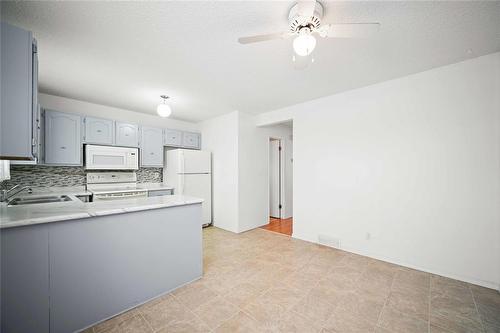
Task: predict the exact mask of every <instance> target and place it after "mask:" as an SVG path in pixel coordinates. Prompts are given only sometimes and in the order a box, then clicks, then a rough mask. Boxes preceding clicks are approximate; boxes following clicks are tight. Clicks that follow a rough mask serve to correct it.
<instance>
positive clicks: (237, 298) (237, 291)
mask: <svg viewBox="0 0 500 333" xmlns="http://www.w3.org/2000/svg"><path fill="white" fill-rule="evenodd" d="M261 293H262V289H261V288H259V287H257V286H255V285H254V284H252V283H250V282H243V283H240V284H237V285H236V286H235V287H234V288H232V289H230V290H229V291H228V292H227V293H225V294H224V295H223V297H224V299H225V300H226V301H228V302H230V303H232V304H234V305H235V306H238V307H240V308H242V307H244V306H245V305H246V304H248V303H250V302H252V301H254V300H255V299H256V298H257V297H259V295H260V294H261Z"/></svg>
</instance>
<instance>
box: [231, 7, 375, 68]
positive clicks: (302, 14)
mask: <svg viewBox="0 0 500 333" xmlns="http://www.w3.org/2000/svg"><path fill="white" fill-rule="evenodd" d="M322 18H323V6H322V5H321V3H319V2H317V1H314V0H313V1H299V2H297V3H296V4H295V5H294V6H293V7H292V8H291V9H290V13H289V14H288V20H289V22H290V30H289V31H284V32H278V33H272V34H266V35H257V36H250V37H241V38H238V42H240V43H241V44H251V43H257V42H264V41H268V40H273V39H286V38H290V37H293V36H295V38H294V40H293V49H294V51H295V53H296V54H297V55H299V56H301V57H304V56H308V55H310V54H311V52H312V51H313V50H314V48H315V47H316V38H315V37H314V35H316V34H317V35H319V36H321V37H323V38H326V37H329V38H364V37H369V36H371V35H373V34H374V33H376V32H378V31H379V29H380V23H337V24H321V19H322ZM294 60H295V58H294Z"/></svg>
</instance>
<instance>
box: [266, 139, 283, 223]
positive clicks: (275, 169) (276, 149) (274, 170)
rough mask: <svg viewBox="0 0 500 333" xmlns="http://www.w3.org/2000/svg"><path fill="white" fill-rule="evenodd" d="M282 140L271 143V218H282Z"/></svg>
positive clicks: (271, 141)
mask: <svg viewBox="0 0 500 333" xmlns="http://www.w3.org/2000/svg"><path fill="white" fill-rule="evenodd" d="M280 168H281V165H280V140H270V141H269V216H272V217H276V218H281V209H280V206H281V198H280V188H281V179H280V174H281V172H280V171H281V170H280Z"/></svg>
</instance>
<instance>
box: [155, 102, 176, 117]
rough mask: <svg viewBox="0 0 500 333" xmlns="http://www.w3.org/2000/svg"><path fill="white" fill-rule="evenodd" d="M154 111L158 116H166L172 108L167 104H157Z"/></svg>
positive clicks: (170, 112)
mask: <svg viewBox="0 0 500 333" xmlns="http://www.w3.org/2000/svg"><path fill="white" fill-rule="evenodd" d="M156 112H157V113H158V115H159V116H160V117H164V118H166V117H168V116H170V115H171V114H172V109H171V108H170V106H168V105H167V104H158V107H157V108H156Z"/></svg>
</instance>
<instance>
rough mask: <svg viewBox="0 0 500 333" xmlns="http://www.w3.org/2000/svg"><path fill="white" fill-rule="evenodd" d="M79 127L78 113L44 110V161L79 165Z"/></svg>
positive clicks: (80, 161)
mask: <svg viewBox="0 0 500 333" xmlns="http://www.w3.org/2000/svg"><path fill="white" fill-rule="evenodd" d="M80 128H81V118H80V116H78V115H72V114H67V113H63V112H57V111H49V110H47V111H45V163H47V164H62V165H81V164H82V154H81V149H82V140H81V132H80Z"/></svg>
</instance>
